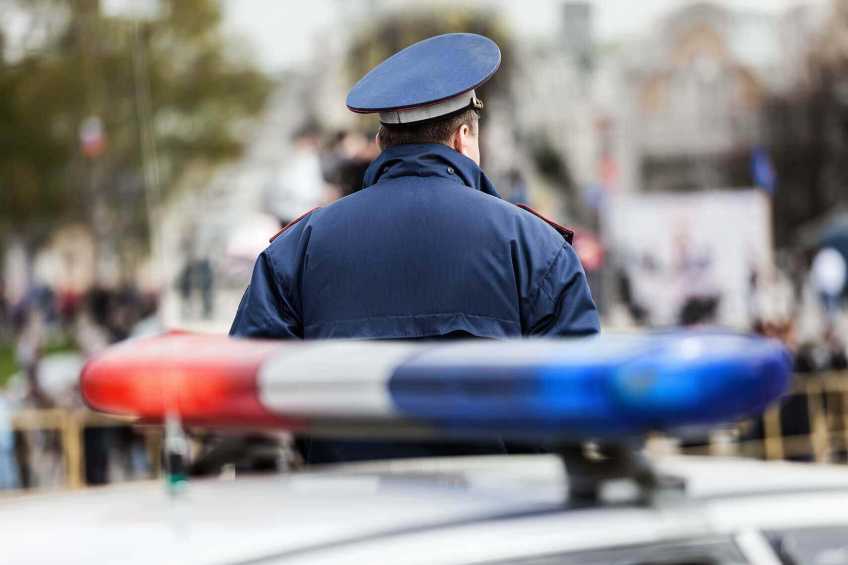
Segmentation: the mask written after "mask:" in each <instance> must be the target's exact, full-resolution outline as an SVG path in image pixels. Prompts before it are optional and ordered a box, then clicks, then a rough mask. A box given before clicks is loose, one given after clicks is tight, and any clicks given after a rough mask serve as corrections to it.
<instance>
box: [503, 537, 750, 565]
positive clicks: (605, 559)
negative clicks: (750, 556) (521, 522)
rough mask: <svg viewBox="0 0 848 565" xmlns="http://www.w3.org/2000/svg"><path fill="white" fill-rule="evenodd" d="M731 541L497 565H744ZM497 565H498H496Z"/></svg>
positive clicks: (626, 549) (664, 545)
mask: <svg viewBox="0 0 848 565" xmlns="http://www.w3.org/2000/svg"><path fill="white" fill-rule="evenodd" d="M746 563H749V561H748V560H747V559H746V558H745V556H744V555H742V552H741V551H740V549H739V548H738V547H737V546H736V544H735V543H734V542H733V540H731V539H729V538H719V539H708V540H689V541H680V542H671V543H669V542H663V543H655V544H646V545H639V546H626V547H617V548H611V549H601V550H592V551H581V552H569V553H560V554H556V555H547V556H544V557H535V558H530V559H520V560H511V561H502V562H501V561H499V562H497V565H602V564H603V565H744V564H746ZM492 565H494V564H492Z"/></svg>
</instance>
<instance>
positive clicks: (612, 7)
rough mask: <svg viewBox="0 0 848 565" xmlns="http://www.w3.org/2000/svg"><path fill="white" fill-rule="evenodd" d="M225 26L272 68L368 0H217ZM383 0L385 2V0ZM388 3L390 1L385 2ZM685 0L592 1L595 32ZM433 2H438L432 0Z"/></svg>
mask: <svg viewBox="0 0 848 565" xmlns="http://www.w3.org/2000/svg"><path fill="white" fill-rule="evenodd" d="M222 1H223V6H224V14H225V26H226V29H227V30H228V31H230V32H232V33H234V34H237V35H238V36H239V37H242V38H244V40H245V41H246V42H247V44H248V48H249V49H250V50H252V51H253V52H254V54H255V55H256V56H257V57H258V59H259V61H260V62H261V64H262V65H263V66H264V67H265V68H266V69H267V70H269V71H272V72H275V71H280V70H284V69H286V68H290V67H292V66H297V65H300V64H302V63H303V62H304V61H307V60H308V58H309V56H310V55H311V53H312V49H313V46H314V44H315V42H316V38H317V41H320V40H321V37H322V34H323V33H326V32H330V33H331V32H332V30H333V27H334V26H333V24H336V26H338V23H339V20H341V19H342V18H343V17H344V14H347V13H350V12H356V11H357V9H355V8H354V9H351V6H354V7H356V6H358V7H359V10H358V11H360V12H361V11H363V10H366V9H367V6H368V4H369V0H309V1H308V2H302V1H299V0H291V1H282V0H222ZM384 1H385V0H384ZM388 1H389V2H390V3H391V2H392V0H388ZM404 1H405V3H406V4H416V5H426V4H432V3H433V2H428V1H427V0H396V1H394V3H395V4H398V5H403V4H404ZM465 1H466V3H468V4H471V5H478V6H482V7H484V8H488V9H496V10H503V11H504V13H505V15H506V19H507V20H508V21H509V22H510V23H511V24H512V25H513V26H515V27H520V29H522V30H523V31H525V32H526V33H528V34H539V35H545V34H547V33H550V32H551V31H553V29H554V28H555V26H556V25H558V22H559V13H560V12H559V10H560V8H559V6H560V5H561V4H562V2H561V0H522V1H518V0H513V1H510V0H465ZM685 2H686V0H591V4H593V6H594V10H595V26H596V35H597V37H598V38H599V39H600V40H602V41H606V40H614V39H617V38H620V37H623V36H631V35H636V34H639V33H641V32H644V31H646V30H647V29H649V27H650V25H651V23H652V22H654V21H656V20H657V19H658V18H660V17H662V16H663V15H664V14H666V13H668V12H669V11H670V10H673V9H674V8H675V7H677V6H680V5H682V4H684V3H685ZM827 2H828V0H717V1H715V3H717V4H721V5H724V6H727V7H730V8H736V9H744V10H757V11H762V12H770V13H775V12H781V11H783V10H785V9H786V8H788V7H791V6H794V5H798V4H816V5H823V4H826V3H827ZM436 3H437V4H438V2H436Z"/></svg>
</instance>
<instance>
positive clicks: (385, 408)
mask: <svg viewBox="0 0 848 565" xmlns="http://www.w3.org/2000/svg"><path fill="white" fill-rule="evenodd" d="M790 376H791V360H790V357H789V355H788V353H787V351H786V350H785V349H784V348H783V347H782V346H781V345H780V344H779V343H778V342H776V341H773V340H767V339H762V338H756V337H748V336H743V335H737V334H728V333H704V332H700V333H691V332H682V333H673V334H672V333H668V334H635V335H601V336H595V337H588V338H577V339H539V340H532V339H521V340H518V339H516V340H506V341H483V340H476V341H455V342H444V341H442V342H421V341H415V342H400V341H311V342H310V341H307V342H302V341H298V342H294V341H289V342H277V341H259V340H245V339H233V338H228V337H224V336H209V335H192V334H169V335H165V336H160V337H154V338H147V339H140V340H136V341H131V342H126V343H124V344H121V345H118V346H115V347H112V348H110V349H108V350H107V351H106V352H104V353H103V354H102V355H100V356H99V357H97V358H95V359H93V360H92V361H91V362H89V363H88V365H87V366H86V367H85V369H84V370H83V373H82V377H81V387H82V394H83V397H84V398H85V400H86V401H87V402H88V404H89V405H90V406H91V407H92V408H93V409H95V410H100V411H103V412H109V413H113V414H121V415H131V416H137V417H139V418H141V419H143V420H148V421H150V420H152V421H162V420H164V418H165V417H166V416H168V415H169V414H178V415H179V417H180V419H181V420H182V422H183V423H185V424H189V425H208V426H216V427H271V428H283V429H287V430H291V431H294V432H304V433H310V434H322V433H323V434H335V435H340V436H343V435H358V434H362V433H367V434H368V435H370V436H372V437H379V436H395V435H398V434H400V435H408V434H412V433H415V434H426V435H431V436H433V437H448V436H456V437H469V438H482V437H486V436H490V435H497V436H502V437H508V438H515V439H528V440H557V441H560V440H585V439H621V438H626V437H630V436H634V437H635V436H640V435H643V434H645V433H647V432H651V431H664V432H671V433H673V432H675V431H679V430H683V429H688V428H692V427H709V426H713V425H716V424H721V423H727V422H731V421H735V420H739V419H743V418H746V417H752V416H756V415H758V414H760V413H761V412H762V411H763V410H764V409H765V408H766V407H767V406H768V405H769V404H770V403H772V402H774V401H775V400H777V399H778V398H780V396H781V395H782V394H784V393H785V392H786V390H787V389H788V387H789V384H790Z"/></svg>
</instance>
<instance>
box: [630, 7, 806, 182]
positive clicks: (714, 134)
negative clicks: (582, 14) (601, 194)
mask: <svg viewBox="0 0 848 565" xmlns="http://www.w3.org/2000/svg"><path fill="white" fill-rule="evenodd" d="M817 10H818V9H817V8H813V7H809V6H805V7H798V8H794V9H792V10H790V11H787V12H786V13H784V14H782V15H770V14H767V13H760V12H752V11H735V10H730V9H728V8H725V7H722V6H719V5H716V4H711V3H698V4H692V5H687V6H684V7H681V8H679V9H678V10H676V11H674V12H672V13H671V14H669V15H668V16H667V17H666V18H665V19H664V20H663V21H661V22H658V23H657V26H656V28H655V30H654V32H653V33H651V34H650V35H649V36H646V37H645V38H642V39H639V40H636V41H632V42H627V43H626V44H624V45H622V48H621V49H620V51H619V55H618V56H619V57H620V58H621V61H620V63H619V64H620V65H621V67H622V68H621V72H622V73H624V76H625V77H626V81H625V84H626V85H627V89H628V91H627V92H621V93H619V99H620V100H622V101H630V102H624V104H629V105H630V107H629V108H627V109H626V111H625V112H623V113H621V114H620V116H619V117H620V119H622V120H623V121H625V122H626V124H624V125H623V127H624V128H625V129H626V130H627V131H628V132H629V134H630V135H628V136H627V137H626V138H623V139H622V140H621V142H622V143H624V144H625V145H626V146H627V147H626V148H625V152H627V153H629V154H630V155H631V156H632V159H633V161H634V163H635V166H634V167H633V168H632V169H631V170H630V175H631V177H630V178H627V179H625V180H624V181H623V182H622V184H623V185H624V186H628V187H632V188H637V189H641V190H645V191H680V190H693V189H707V188H717V187H738V186H750V185H752V181H751V178H750V177H751V175H750V160H751V154H752V151H753V149H754V148H755V147H756V146H757V145H759V144H760V143H761V142H762V141H763V136H764V124H763V123H762V120H761V116H762V110H763V105H764V103H765V102H766V99H767V97H768V96H769V94H770V93H774V92H780V91H783V90H785V89H787V88H789V87H790V86H791V85H792V84H794V83H795V82H796V81H797V80H798V78H799V74H800V73H802V72H803V68H804V65H803V63H804V57H805V54H806V50H807V49H808V46H809V38H810V37H811V35H812V34H813V33H814V32H815V29H816V25H817V21H818V20H817V14H816V12H817Z"/></svg>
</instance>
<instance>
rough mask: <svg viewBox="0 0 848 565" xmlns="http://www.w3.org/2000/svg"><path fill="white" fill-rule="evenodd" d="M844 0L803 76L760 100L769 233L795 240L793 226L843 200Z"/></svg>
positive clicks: (846, 161)
mask: <svg viewBox="0 0 848 565" xmlns="http://www.w3.org/2000/svg"><path fill="white" fill-rule="evenodd" d="M847 42H848V0H836V1H835V2H834V3H833V6H832V16H831V18H829V20H828V24H827V26H826V27H825V29H824V30H823V32H822V33H821V34H819V35H818V36H817V39H816V41H815V42H814V44H813V45H812V47H811V50H810V53H809V56H808V62H807V69H806V70H807V73H806V76H805V77H804V79H803V80H802V81H800V82H799V84H798V85H797V86H796V88H795V89H794V90H793V91H792V92H791V93H789V94H785V95H780V96H773V97H772V98H771V99H770V100H769V101H768V103H767V105H766V111H765V116H766V119H765V123H766V126H767V139H768V141H767V143H768V145H769V147H770V149H771V151H772V156H773V160H774V165H775V169H776V172H777V179H778V188H777V194H776V197H775V199H774V213H775V225H776V229H775V238H776V243H777V244H778V245H781V246H785V245H791V244H793V243H795V242H794V241H793V240H792V238H793V234H795V233H796V228H798V227H799V226H801V225H802V224H804V223H807V222H810V221H815V220H818V219H821V217H822V216H825V215H827V214H828V213H830V212H831V211H833V210H834V209H835V208H837V207H839V206H845V205H848V50H846V49H845V47H844V46H845V45H848V43H847Z"/></svg>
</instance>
